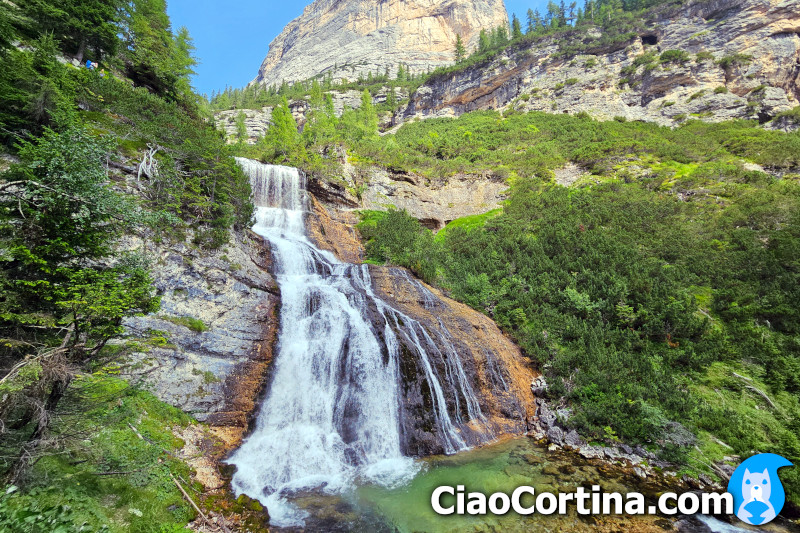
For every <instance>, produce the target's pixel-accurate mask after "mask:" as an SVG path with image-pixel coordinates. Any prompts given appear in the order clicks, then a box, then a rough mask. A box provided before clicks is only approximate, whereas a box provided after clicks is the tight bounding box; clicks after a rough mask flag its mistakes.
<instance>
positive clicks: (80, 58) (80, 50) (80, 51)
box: [75, 37, 86, 63]
mask: <svg viewBox="0 0 800 533" xmlns="http://www.w3.org/2000/svg"><path fill="white" fill-rule="evenodd" d="M85 53H86V37H81V44H80V46H78V53H77V54H76V55H75V59H77V60H78V63H83V54H85Z"/></svg>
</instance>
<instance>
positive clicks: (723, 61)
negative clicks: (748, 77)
mask: <svg viewBox="0 0 800 533" xmlns="http://www.w3.org/2000/svg"><path fill="white" fill-rule="evenodd" d="M752 60H753V56H751V55H747V54H731V55H726V56H724V57H722V58H720V60H719V61H717V64H718V65H719V66H720V67H722V68H723V69H724V70H730V69H732V68H733V67H738V66H742V65H746V64H748V63H750V61H752Z"/></svg>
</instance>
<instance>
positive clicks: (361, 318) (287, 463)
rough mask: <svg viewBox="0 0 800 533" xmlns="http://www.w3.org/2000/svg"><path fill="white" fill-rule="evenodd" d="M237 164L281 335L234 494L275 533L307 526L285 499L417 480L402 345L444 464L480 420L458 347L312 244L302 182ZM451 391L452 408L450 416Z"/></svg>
mask: <svg viewBox="0 0 800 533" xmlns="http://www.w3.org/2000/svg"><path fill="white" fill-rule="evenodd" d="M238 162H239V164H240V165H241V166H242V168H243V169H244V171H245V172H246V173H247V174H248V176H249V177H250V180H251V183H252V188H253V200H254V204H255V206H256V213H255V218H256V224H255V226H254V227H253V231H255V232H256V233H258V234H259V235H261V236H263V237H264V238H265V239H266V240H267V241H268V242H269V244H270V248H271V250H272V254H273V265H274V273H275V276H276V280H277V282H278V284H279V286H280V289H281V314H280V316H281V324H280V331H279V336H278V345H277V348H276V357H275V360H274V363H273V370H272V375H271V381H270V384H269V387H268V391H267V394H266V396H265V399H264V401H263V402H262V404H261V406H260V410H259V413H258V417H257V419H256V423H255V427H254V429H253V432H252V434H251V435H250V436H249V437H248V438H247V439H246V440H245V441H244V442H243V444H242V446H241V447H240V448H239V449H238V450H237V451H236V452H235V453H234V454H233V455H232V456H231V458H230V459H229V461H228V462H229V463H231V464H233V465H235V466H236V467H237V472H236V474H235V476H234V478H233V486H234V489H235V490H236V491H237V493H244V494H247V495H248V496H250V497H252V498H256V499H259V500H261V501H262V502H264V503H265V504H266V505H267V508H268V509H269V512H270V516H271V521H272V522H271V523H272V524H273V525H275V526H282V527H290V526H302V524H303V520H304V518H305V514H304V513H303V512H302V511H300V510H299V509H297V508H295V507H294V506H293V505H291V504H290V503H289V502H288V501H287V500H286V499H285V498H286V496H289V495H291V494H292V493H297V492H302V491H308V490H323V491H326V492H332V493H336V492H341V491H343V490H345V489H347V488H348V487H350V486H352V484H353V483H354V482H356V481H357V480H365V481H367V482H373V483H380V484H383V485H395V484H398V483H401V482H405V481H407V480H409V479H411V477H413V476H414V475H415V474H416V468H417V467H416V466H415V463H414V461H413V460H412V459H410V458H407V457H404V456H403V453H402V444H401V440H402V435H401V420H400V418H401V416H402V415H401V411H402V409H401V401H402V398H401V392H400V376H399V373H400V370H399V368H400V364H399V358H400V344H401V343H403V344H404V345H406V346H412V347H414V348H413V349H414V351H415V352H416V354H415V356H416V357H417V360H418V361H420V363H421V366H422V367H423V368H424V373H425V378H426V380H427V383H428V385H429V387H430V390H431V393H432V394H431V396H432V403H433V411H434V413H433V414H434V419H435V421H436V424H437V428H438V430H439V434H440V435H441V440H442V441H443V442H442V445H443V447H444V449H445V451H446V452H447V453H455V452H457V451H460V450H463V449H466V448H467V447H468V446H467V444H466V442H465V440H464V438H463V437H462V433H461V432H462V427H465V426H466V424H468V423H473V424H474V423H476V422H477V423H479V424H480V423H485V417H484V416H483V414H482V413H481V411H480V407H479V405H478V400H477V399H476V397H475V394H474V392H473V390H472V388H471V387H470V385H469V383H468V381H467V379H466V375H465V373H464V369H463V368H462V367H461V363H460V359H459V357H458V355H457V354H456V353H455V350H454V349H453V348H452V345H451V344H452V343H450V342H448V339H446V338H444V337H442V338H440V339H439V342H438V343H437V342H434V340H433V339H432V338H431V335H430V334H429V333H428V332H426V331H425V329H424V328H423V327H422V325H420V324H419V322H417V321H415V320H413V319H412V318H410V317H408V316H406V315H404V314H403V313H401V312H399V311H397V310H396V309H393V308H392V307H391V306H389V305H388V304H386V303H385V302H383V301H382V300H380V299H379V298H378V297H377V296H376V295H375V293H374V292H373V289H372V281H371V279H370V273H369V269H368V268H367V267H366V266H356V265H351V264H346V263H342V262H341V261H339V260H337V259H336V258H335V257H334V256H333V255H332V254H330V253H329V252H325V251H322V250H320V249H318V248H316V247H315V246H314V245H313V244H312V243H311V242H310V241H309V240H308V238H307V237H306V232H305V226H304V217H305V211H306V209H305V204H306V193H305V190H304V189H305V183H304V178H303V176H302V174H301V173H300V172H299V171H298V170H297V169H294V168H290V167H281V166H274V165H263V164H260V163H258V162H255V161H251V160H247V159H238ZM414 281H415V280H414ZM417 283H418V282H417ZM419 287H421V288H423V289H424V287H422V285H419ZM426 290H427V289H426ZM431 297H432V298H433V295H432V294H431ZM368 309H372V310H377V313H378V316H379V317H380V320H381V321H383V325H382V326H380V325H376V324H375V321H374V320H373V321H370V320H369V318H368V315H369V313H368ZM395 332H397V333H395ZM436 335H439V334H438V333H437V334H436ZM437 346H442V347H446V348H437ZM442 349H444V350H445V351H446V353H443V352H442V351H441V350H442ZM437 368H439V369H442V368H443V369H444V371H442V370H437ZM446 390H447V391H449V393H450V397H451V398H455V403H456V408H455V409H454V412H453V413H452V414H451V413H450V412H448V407H447V401H446V398H445V391H446ZM462 401H463V402H465V406H464V407H465V408H462V407H461V404H460V402H462ZM463 411H466V412H467V413H468V418H469V420H464V419H463V416H462V412H463ZM486 433H487V438H491V432H490V431H488V427H487V432H486Z"/></svg>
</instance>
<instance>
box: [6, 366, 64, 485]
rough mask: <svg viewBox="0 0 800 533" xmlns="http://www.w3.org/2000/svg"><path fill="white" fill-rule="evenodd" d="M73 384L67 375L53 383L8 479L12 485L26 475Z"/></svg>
mask: <svg viewBox="0 0 800 533" xmlns="http://www.w3.org/2000/svg"><path fill="white" fill-rule="evenodd" d="M71 382H72V376H71V375H69V374H67V375H66V376H64V377H63V378H61V379H58V380H56V381H55V382H54V383H53V388H52V389H51V390H50V395H49V396H48V397H47V401H46V402H45V405H44V409H43V410H42V413H41V415H40V416H39V420H38V421H37V423H36V428H35V429H34V430H33V433H31V436H30V438H29V439H28V442H27V443H25V444H24V445H23V446H22V450H21V451H20V456H19V458H18V459H17V461H16V462H15V463H14V466H13V467H11V470H10V471H9V476H8V477H9V482H10V483H11V484H14V483H16V482H18V480H19V479H20V478H21V477H22V475H23V474H24V473H25V470H27V467H28V464H29V462H30V461H31V459H34V457H35V455H36V451H37V450H38V449H39V447H40V446H41V445H42V441H43V439H44V438H45V436H46V435H47V430H48V429H49V428H50V421H51V420H52V418H53V413H55V410H56V408H57V407H58V404H59V402H61V399H62V398H63V397H64V394H65V393H66V392H67V388H68V387H69V385H70V383H71Z"/></svg>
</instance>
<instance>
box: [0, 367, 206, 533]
mask: <svg viewBox="0 0 800 533" xmlns="http://www.w3.org/2000/svg"><path fill="white" fill-rule="evenodd" d="M64 403H65V405H64V408H63V409H62V411H63V412H62V414H61V416H59V417H57V418H56V420H55V422H54V424H53V428H52V435H53V436H54V437H55V438H58V439H59V441H60V442H62V445H61V446H60V447H59V448H58V449H57V450H55V451H54V452H53V453H52V455H49V456H45V457H44V458H42V459H41V460H40V461H38V462H37V463H36V464H35V466H34V467H33V469H32V470H31V472H30V476H29V480H28V481H27V483H26V484H25V485H24V486H23V488H22V489H21V490H18V491H17V492H15V493H13V494H11V495H9V496H7V497H5V498H3V499H2V502H1V503H0V530H3V531H9V530H11V531H14V530H15V529H14V528H15V527H18V524H17V523H16V522H15V521H14V520H15V519H14V518H13V517H14V516H17V517H20V516H21V515H20V512H21V511H22V512H25V513H27V515H29V518H22V520H24V521H25V523H26V524H28V523H29V522H28V521H30V524H33V525H30V526H29V527H30V529H26V531H30V532H31V533H38V532H40V531H41V532H47V533H49V532H50V531H61V530H63V531H64V532H65V533H66V532H67V531H78V530H82V531H108V532H111V533H116V532H119V533H123V532H125V533H128V532H130V533H162V532H165V531H178V530H180V529H182V528H183V526H185V525H186V524H187V523H188V522H189V521H191V520H192V519H194V516H195V513H194V510H193V509H192V508H191V507H190V506H189V504H188V503H187V502H186V501H185V500H184V499H183V496H182V495H181V493H180V491H179V490H178V488H177V487H176V486H175V484H174V482H173V481H172V479H171V477H170V474H172V475H173V476H175V477H176V478H178V479H183V480H189V479H191V473H192V470H191V468H190V467H189V466H188V465H187V464H186V463H184V462H182V461H180V460H178V459H175V455H176V454H177V453H178V451H179V450H180V449H181V448H182V447H183V441H181V440H180V439H178V438H177V437H175V435H174V434H173V432H172V428H175V427H181V428H182V427H186V426H188V425H189V424H191V423H192V422H193V421H192V419H191V418H190V417H189V416H188V415H186V414H185V413H183V412H181V411H180V410H178V409H176V408H174V407H171V406H169V405H167V404H165V403H163V402H161V401H159V400H158V399H157V398H156V397H155V396H153V395H152V394H150V393H149V392H146V391H143V390H140V389H136V388H133V387H131V386H130V385H129V384H128V383H127V382H125V381H123V380H121V379H119V378H116V377H113V376H109V375H108V374H107V373H97V374H93V375H84V376H79V377H78V378H77V379H76V383H75V386H74V387H73V389H71V391H70V393H69V396H68V397H67V398H66V399H65V402H64ZM132 427H134V428H136V431H138V432H139V433H140V434H141V435H142V436H143V437H144V438H145V439H147V440H143V439H141V438H139V436H137V434H136V432H135V431H134V430H133V429H132ZM182 484H183V486H184V488H186V489H187V490H188V491H190V492H192V491H197V490H198V489H199V486H194V485H192V484H191V483H188V482H185V483H182ZM6 490H7V489H5V488H3V489H1V490H0V492H2V493H5V492H6ZM54 510H60V511H58V512H56V511H54ZM15 513H16V514H15ZM49 515H53V517H54V518H53V517H51V518H47V516H49ZM27 527H28V526H26V528H27ZM58 527H62V528H63V529H61V530H60V529H58ZM81 527H83V529H79V528H81ZM5 528H11V529H5Z"/></svg>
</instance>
